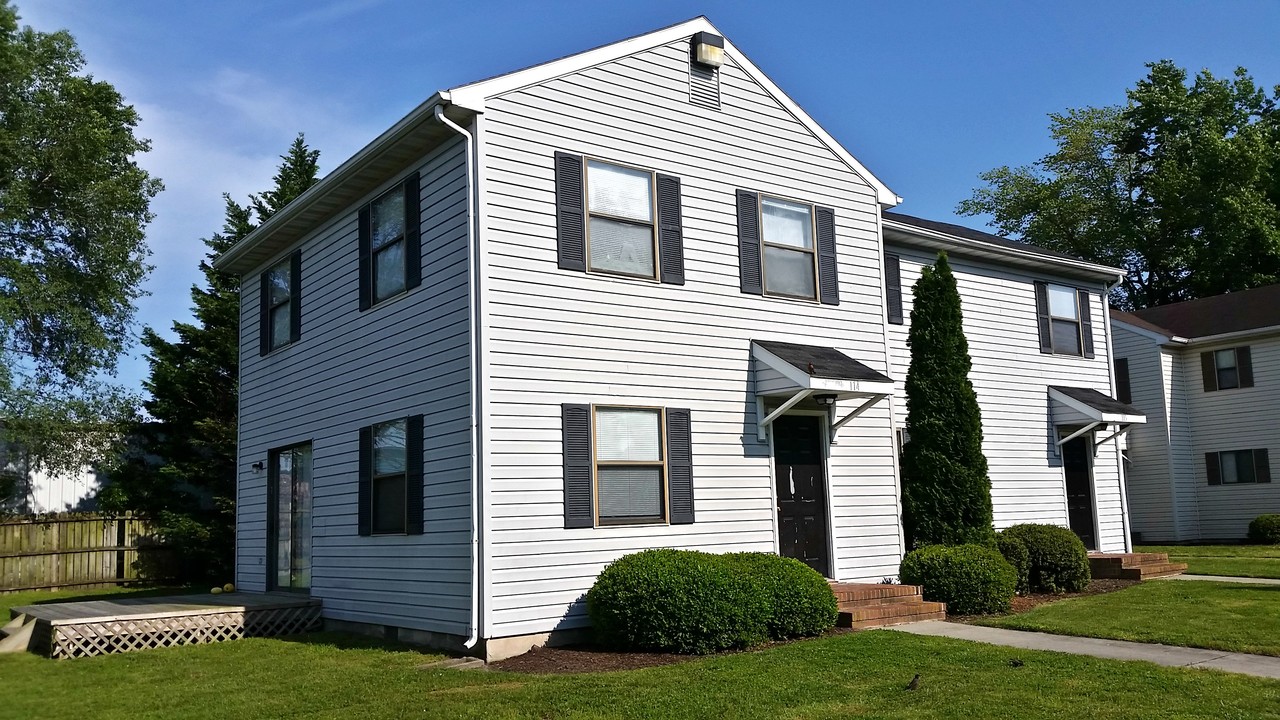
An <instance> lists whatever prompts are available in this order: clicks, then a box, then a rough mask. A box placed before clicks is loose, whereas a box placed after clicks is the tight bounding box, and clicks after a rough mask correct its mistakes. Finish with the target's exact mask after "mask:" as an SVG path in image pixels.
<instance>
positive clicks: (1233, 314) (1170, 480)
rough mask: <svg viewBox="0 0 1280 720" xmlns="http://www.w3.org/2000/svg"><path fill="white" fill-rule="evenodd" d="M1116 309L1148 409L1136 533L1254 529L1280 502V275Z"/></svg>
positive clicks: (1135, 487)
mask: <svg viewBox="0 0 1280 720" xmlns="http://www.w3.org/2000/svg"><path fill="white" fill-rule="evenodd" d="M1111 319H1112V325H1113V327H1114V329H1115V330H1114V332H1115V336H1116V347H1115V358H1116V361H1115V363H1116V372H1117V374H1118V375H1120V376H1121V377H1122V378H1125V377H1127V388H1126V384H1125V383H1123V382H1122V383H1121V388H1122V392H1127V393H1128V394H1129V395H1130V396H1131V399H1132V402H1133V405H1134V406H1135V407H1137V408H1138V409H1140V410H1142V411H1143V412H1145V413H1146V414H1147V417H1148V418H1149V423H1148V424H1147V425H1146V426H1145V427H1143V428H1141V429H1138V430H1135V431H1134V432H1133V433H1131V437H1130V440H1129V450H1128V452H1127V455H1128V459H1129V463H1130V469H1129V473H1128V479H1129V495H1130V508H1131V512H1132V516H1133V530H1134V532H1135V533H1136V534H1137V536H1139V537H1140V539H1141V540H1142V542H1197V541H1214V540H1242V539H1244V537H1245V535H1246V532H1247V531H1248V526H1249V521H1250V520H1252V519H1253V518H1255V517H1257V516H1258V515H1261V514H1263V513H1275V512H1280V485H1278V484H1276V483H1272V482H1271V460H1270V457H1271V453H1280V285H1271V286H1268V287H1263V288H1257V289H1254V290H1244V291H1240V292H1233V293H1228V294H1226V295H1216V296H1214V297H1208V298H1202V299H1200V300H1191V301H1188V302H1182V303H1176V304H1173V305H1165V306H1162V307H1155V308H1149V309H1146V310H1140V311H1138V312H1136V313H1132V314H1130V313H1123V312H1112V314H1111ZM1122 397H1123V396H1122Z"/></svg>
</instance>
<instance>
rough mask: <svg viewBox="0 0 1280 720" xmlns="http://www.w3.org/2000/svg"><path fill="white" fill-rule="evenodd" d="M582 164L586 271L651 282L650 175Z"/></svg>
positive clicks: (654, 267)
mask: <svg viewBox="0 0 1280 720" xmlns="http://www.w3.org/2000/svg"><path fill="white" fill-rule="evenodd" d="M586 166H587V172H586V179H587V218H588V220H587V249H588V250H587V260H588V269H590V270H591V271H593V272H606V273H617V274H620V275H632V276H635V277H642V278H654V279H656V278H657V267H658V262H657V256H658V244H657V232H656V229H655V227H654V218H655V210H654V203H653V194H654V193H653V189H654V176H653V173H652V172H650V171H648V170H638V169H636V168H629V167H624V166H622V165H614V164H611V163H606V162H601V161H599V160H591V159H588V160H587V162H586Z"/></svg>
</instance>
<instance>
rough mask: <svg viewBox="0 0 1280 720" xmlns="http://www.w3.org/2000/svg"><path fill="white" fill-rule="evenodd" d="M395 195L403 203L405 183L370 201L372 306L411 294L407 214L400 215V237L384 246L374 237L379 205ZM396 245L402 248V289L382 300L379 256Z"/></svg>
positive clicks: (385, 243)
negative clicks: (405, 221)
mask: <svg viewBox="0 0 1280 720" xmlns="http://www.w3.org/2000/svg"><path fill="white" fill-rule="evenodd" d="M395 195H399V196H400V197H401V202H403V198H404V181H401V182H399V183H396V185H395V187H392V188H391V189H389V190H387V191H386V192H384V193H382V194H381V195H379V196H378V197H376V198H374V199H373V200H370V201H369V223H370V226H369V227H370V232H369V292H370V299H371V305H377V304H379V303H384V302H387V301H389V300H391V299H392V298H396V297H399V296H401V295H404V294H405V293H407V292H409V289H410V288H409V242H408V237H407V233H406V230H407V228H406V227H405V223H404V220H403V216H404V214H405V213H404V211H403V210H402V211H401V213H400V215H401V222H400V234H399V235H397V236H396V237H395V238H394V239H392V240H389V241H387V242H384V243H383V244H381V245H378V244H377V240H376V238H375V237H374V235H373V221H374V218H376V217H377V216H378V213H377V208H378V204H379V203H381V202H383V201H385V200H387V199H388V198H390V197H393V196H395ZM396 245H399V246H400V260H401V268H400V281H401V286H400V289H399V290H397V291H395V292H393V293H391V294H390V295H387V296H386V297H381V298H380V297H378V255H379V254H381V253H383V252H386V251H387V250H388V249H390V248H391V247H393V246H396Z"/></svg>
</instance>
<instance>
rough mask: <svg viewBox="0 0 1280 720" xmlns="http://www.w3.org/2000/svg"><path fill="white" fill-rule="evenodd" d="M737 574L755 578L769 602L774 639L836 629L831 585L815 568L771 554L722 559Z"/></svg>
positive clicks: (769, 620) (734, 554)
mask: <svg viewBox="0 0 1280 720" xmlns="http://www.w3.org/2000/svg"><path fill="white" fill-rule="evenodd" d="M723 557H724V558H725V560H726V561H728V562H731V563H733V564H734V565H735V566H736V568H737V571H738V572H740V573H744V574H746V575H748V576H749V577H751V578H753V579H754V580H755V581H756V582H757V583H758V584H759V586H760V591H761V592H762V593H763V594H764V596H765V598H767V599H768V601H769V606H770V609H769V618H768V621H767V623H766V625H767V628H768V630H769V637H771V638H773V639H775V640H785V639H788V638H797V637H806V636H812V635H821V634H822V633H824V632H826V631H828V630H830V629H831V628H833V627H835V624H836V617H837V615H838V614H839V610H838V606H837V603H836V596H835V593H834V592H832V591H831V585H830V583H828V582H827V579H826V578H824V577H822V575H821V574H820V573H818V572H817V571H816V570H814V569H813V568H811V567H809V566H808V565H805V564H804V563H802V562H800V561H799V560H796V559H794V558H784V557H779V556H777V555H774V554H772V553H732V554H729V555H725V556H723Z"/></svg>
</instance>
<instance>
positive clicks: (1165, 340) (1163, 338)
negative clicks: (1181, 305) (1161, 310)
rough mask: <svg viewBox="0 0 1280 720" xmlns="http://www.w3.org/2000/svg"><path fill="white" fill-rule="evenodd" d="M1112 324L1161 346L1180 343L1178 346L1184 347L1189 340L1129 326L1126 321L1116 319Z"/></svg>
mask: <svg viewBox="0 0 1280 720" xmlns="http://www.w3.org/2000/svg"><path fill="white" fill-rule="evenodd" d="M1111 324H1112V325H1113V326H1114V325H1120V326H1122V327H1124V329H1125V330H1127V331H1129V332H1131V333H1133V334H1135V335H1141V336H1142V337H1145V338H1148V339H1151V340H1155V341H1156V342H1157V343H1159V344H1161V345H1167V344H1169V343H1178V344H1184V345H1185V344H1186V342H1187V339H1186V338H1184V337H1178V336H1177V335H1165V334H1164V333H1158V332H1156V331H1154V330H1148V329H1146V328H1144V327H1138V326H1137V325H1131V324H1129V323H1127V322H1125V321H1123V320H1117V319H1115V318H1111Z"/></svg>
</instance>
